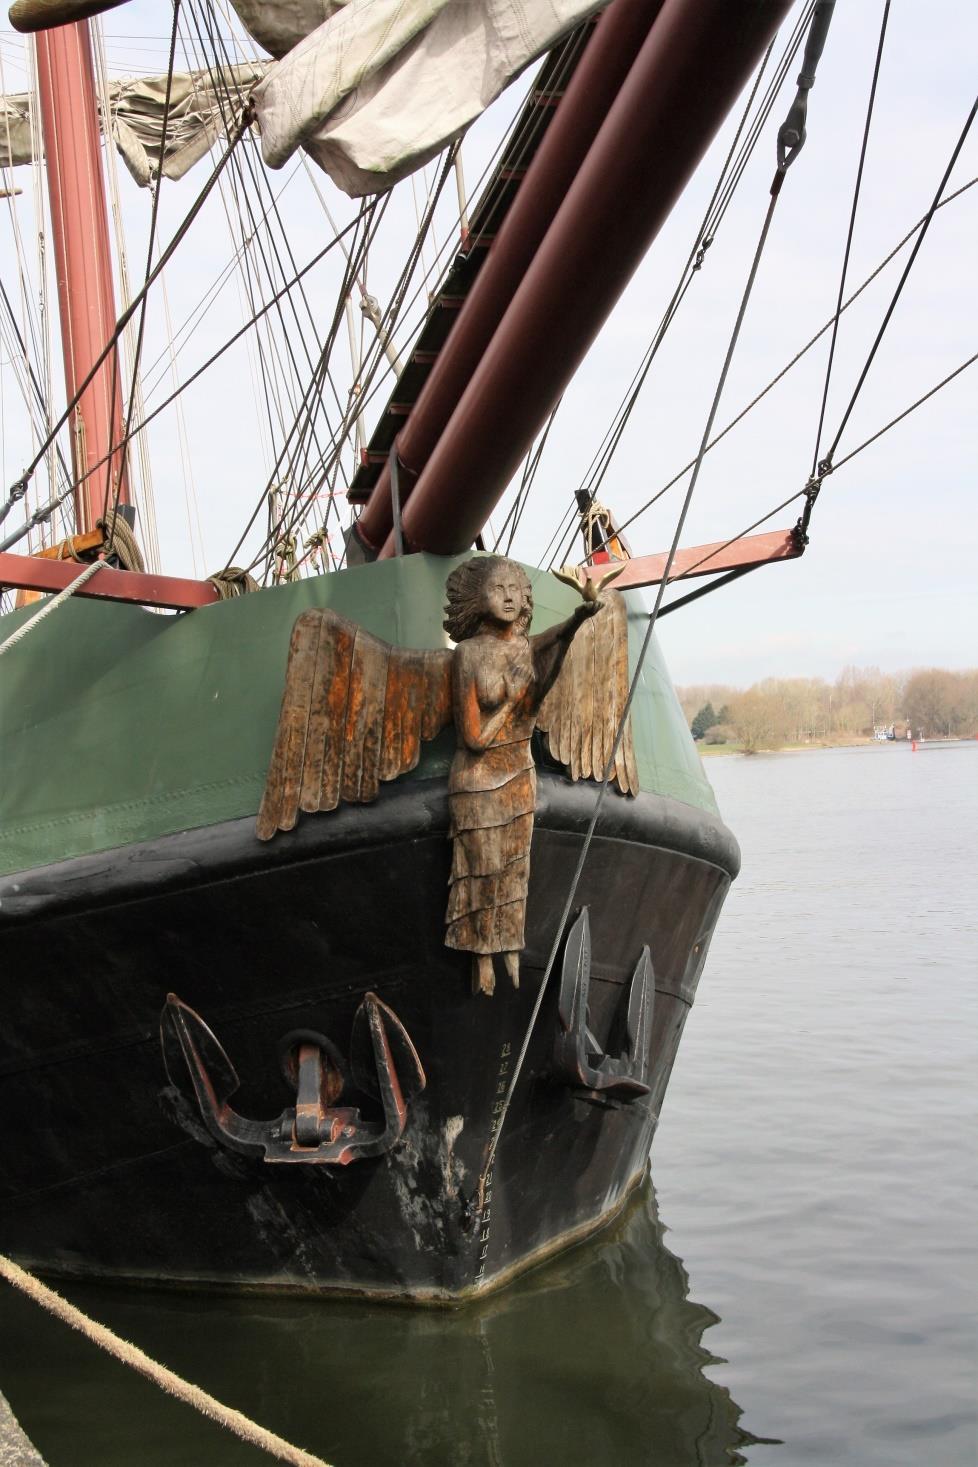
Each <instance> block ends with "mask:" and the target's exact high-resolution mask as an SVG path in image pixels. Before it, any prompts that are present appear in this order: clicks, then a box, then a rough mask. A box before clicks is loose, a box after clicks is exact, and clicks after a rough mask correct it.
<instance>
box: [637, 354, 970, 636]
mask: <svg viewBox="0 0 978 1467" xmlns="http://www.w3.org/2000/svg"><path fill="white" fill-rule="evenodd" d="M975 362H978V352H975V353H974V354H973V355H972V356H970V357H968V358H967V359H966V360H965V361H963V362H962V363H961V365H960V366H958V367H955V369H954V371H953V372H948V374H947V376H946V377H942V378H941V380H940V382H935V384H934V386H933V387H930V388H928V390H927V391H926V392H925V393H923V394H922V396H920V397H918V398H916V399H915V401H914V402H912V403H910V405H909V406H908V407H905V408H904V409H903V410H902V412H899V413H897V415H896V417H895V418H891V419H890V420H889V422H887V423H884V424H883V426H882V428H877V430H876V432H875V433H871V434H870V436H869V437H868V438H864V439H863V441H862V443H860V444H858V445H857V447H856V448H854V449H852V450H851V452H849V453H847V454H846V456H845V458H840V460H839V462H838V463H837V464H836V465H835V467H834V469H833V473H838V472H839V470H840V469H841V468H842V467H843V465H844V464H847V463H849V461H850V460H851V459H854V458H855V457H856V455H857V454H858V453H862V451H863V449H864V448H868V447H869V446H870V444H871V443H875V442H876V440H877V439H878V438H882V437H883V434H884V433H888V432H889V431H890V429H891V428H895V427H896V425H897V424H898V423H902V422H903V419H904V418H907V417H909V416H910V414H911V413H912V412H914V411H915V410H916V409H917V408H919V407H922V406H923V404H924V403H925V402H927V401H928V400H929V399H930V398H932V397H933V396H934V395H935V393H938V392H940V390H941V388H942V387H946V386H947V385H948V383H949V382H953V381H954V379H955V377H960V375H961V373H962V372H963V371H965V370H966V368H968V367H971V366H973V365H974V363H975ZM804 495H805V490H804V489H797V490H796V491H795V492H794V494H789V495H788V498H787V499H782V500H781V502H780V504H776V505H775V506H774V508H773V509H769V510H768V511H767V513H766V514H763V515H761V517H760V519H757V520H754V521H753V523H752V524H749V525H747V526H745V528H744V529H743V530H740V531H739V532H738V534H736V535H731V537H730V539H729V540H724V541H723V543H722V545H717V546H711V548H710V550H709V551H708V552H707V554H706V555H704V556H703V557H702V558H701V559H700V560H696V561H694V562H693V564H692V565H690V566H688V567H687V568H686V570H685V571H684V573H683V578H684V579H685V578H687V577H689V576H690V575H692V573H693V571H695V570H696V569H697V568H698V567H699V566H701V565H703V564H704V563H705V562H706V561H708V560H712V559H713V557H714V556H715V555H719V554H720V553H721V552H722V551H724V550H728V549H729V548H730V546H731V545H736V544H737V543H738V541H740V540H744V539H746V538H747V536H748V535H752V534H753V533H754V531H755V530H759V529H760V527H761V525H764V524H767V522H768V520H773V519H774V516H775V515H777V514H780V513H781V511H782V510H784V509H787V508H788V506H789V505H791V504H795V503H796V502H797V501H798V500H799V499H802V498H803V497H804ZM764 563H765V562H763V561H762V562H761V564H762V565H763V564H764ZM760 568H761V567H760V565H752V566H745V567H743V568H742V569H740V570H736V571H732V572H731V573H730V574H729V575H727V576H722V577H720V579H719V580H716V581H711V583H710V584H709V585H708V586H702V587H701V588H700V589H699V590H697V591H694V592H691V593H690V594H689V595H688V596H683V597H682V598H681V599H680V600H678V601H672V602H670V603H669V605H668V606H664V607H663V608H662V610H661V611H660V612H659V615H660V616H665V615H666V613H667V612H669V611H677V610H678V609H679V607H680V606H685V605H687V604H688V603H689V602H690V601H695V600H698V599H699V597H700V596H706V595H709V593H710V592H711V591H718V590H719V589H720V587H721V586H725V585H727V584H728V582H730V581H733V580H736V579H738V578H739V577H740V576H742V575H746V574H747V573H748V572H749V571H753V570H760Z"/></svg>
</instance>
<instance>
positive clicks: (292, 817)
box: [257, 610, 452, 840]
mask: <svg viewBox="0 0 978 1467" xmlns="http://www.w3.org/2000/svg"><path fill="white" fill-rule="evenodd" d="M451 668H452V654H451V652H450V651H448V650H447V649H446V650H444V651H431V652H420V651H413V650H411V649H409V648H406V647H391V646H389V645H388V643H387V642H382V641H381V640H380V638H379V637H374V636H372V635H371V633H370V632H367V631H364V629H363V627H358V626H357V625H356V623H355V622H352V621H348V620H347V618H346V617H345V616H339V615H337V613H336V612H335V611H328V610H327V611H304V612H303V613H302V615H301V616H299V617H298V618H297V619H296V623H295V626H294V627H293V628H292V641H291V643H290V646H289V661H288V666H287V668H286V672H285V692H284V694H283V696H282V711H281V713H280V714H279V720H278V730H277V732H276V735H275V746H274V748H273V750H272V759H271V763H270V764H269V767H268V776H267V778H266V781H265V793H264V795H263V797H262V802H261V807H260V809H259V811H258V824H257V835H258V837H259V839H260V840H269V839H270V838H271V837H272V836H273V835H274V834H275V832H276V831H277V830H292V829H293V827H294V826H295V823H296V820H297V819H298V815H299V811H300V810H305V811H310V812H312V811H315V810H335V809H336V806H337V805H338V804H339V803H340V801H341V800H346V801H351V802H354V803H360V804H362V803H366V802H367V801H369V800H374V799H376V797H377V792H378V790H379V788H380V782H381V780H387V779H396V778H397V776H398V775H399V774H406V773H407V771H408V770H409V769H414V768H415V767H416V765H417V763H418V759H419V757H420V753H421V741H422V739H433V738H434V737H435V735H436V734H437V733H439V732H440V731H441V729H443V728H444V727H445V725H446V724H447V723H449V722H450V721H451V717H452V673H451Z"/></svg>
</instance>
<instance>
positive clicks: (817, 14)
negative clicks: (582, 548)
mask: <svg viewBox="0 0 978 1467" xmlns="http://www.w3.org/2000/svg"><path fill="white" fill-rule="evenodd" d="M833 6H834V0H818V3H816V5H815V7H814V10H813V13H812V24H811V28H810V30H809V33H808V41H807V43H806V46H805V57H804V62H803V65H802V72H801V75H800V76H799V78H798V96H797V97H796V100H795V103H794V104H793V106H792V109H791V111H790V112H789V114H788V120H787V121H786V122H785V123H784V124H783V126H782V128H781V130H780V132H779V134H778V164H777V168H776V169H775V173H774V179H773V181H772V184H771V189H770V198H769V201H768V206H767V211H766V213H765V216H764V223H763V225H762V226H761V233H760V237H759V239H758V242H757V247H756V249H755V251H754V258H753V260H752V261H751V267H750V272H749V274H748V276H747V284H746V286H745V287H744V292H743V295H742V297H741V301H740V309H739V310H738V312H737V319H736V321H735V322H734V327H733V331H732V333H731V336H730V342H729V344H728V346H727V352H726V356H725V357H724V361H723V366H722V368H721V370H720V377H719V380H718V382H717V386H716V391H715V392H714V394H713V401H712V403H711V405H710V411H709V414H708V416H707V420H706V427H705V428H704V430H703V437H702V439H701V441H700V447H699V452H698V454H697V456H696V461H695V464H694V466H693V473H692V477H691V479H690V482H689V487H688V488H687V490H686V496H685V499H684V500H683V504H682V508H681V510H680V512H679V517H678V519H677V521H676V528H675V531H674V533H673V537H672V544H671V545H670V547H669V553H668V555H667V557H666V564H665V569H664V571H663V573H662V579H661V581H660V582H659V587H658V590H657V592H656V597H655V603H654V605H653V607H652V610H651V612H650V613H649V616H648V623H647V626H646V629H645V637H644V639H643V641H642V645H641V648H640V649H639V654H638V658H637V660H636V664H635V671H634V673H633V674H632V679H631V683H630V685H629V689H628V696H627V698H626V699H625V706H624V709H623V710H622V714H621V718H620V719H619V721H618V727H617V729H616V731H615V738H614V743H613V745H612V749H611V753H610V755H609V757H608V762H607V764H606V766H605V770H604V775H603V777H602V780H601V785H600V788H599V790H598V793H597V797H596V799H595V802H594V808H593V810H592V812H591V819H590V821H589V822H588V828H587V832H586V834H585V836H584V840H583V842H582V844H581V850H580V854H579V855H578V858H577V864H576V866H575V868H574V875H573V877H572V879H571V883H570V888H569V890H568V893H567V898H566V900H565V902H564V907H563V911H562V912H561V915H560V920H559V922H558V924H557V927H556V929H555V933H554V940H553V943H552V944H551V948H550V952H549V954H548V957H547V964H546V967H545V968H544V972H543V977H542V978H541V979H540V986H539V988H538V990H537V994H536V998H535V999H534V1003H533V1008H532V1010H531V1012H530V1017H529V1020H528V1021H527V1027H526V1033H525V1034H524V1036H523V1042H522V1044H521V1046H520V1051H519V1054H518V1055H517V1058H516V1063H515V1065H514V1066H513V1075H512V1078H511V1080H510V1083H509V1087H508V1089H507V1091H506V1095H505V1097H504V1100H503V1105H502V1108H501V1110H500V1113H499V1117H498V1120H497V1122H496V1125H495V1127H494V1129H493V1132H492V1136H491V1138H490V1142H489V1147H488V1150H487V1153H486V1162H485V1165H484V1167H483V1170H482V1174H481V1176H480V1178H479V1190H478V1196H477V1199H476V1205H477V1207H478V1208H479V1210H480V1211H481V1210H482V1208H483V1206H484V1200H485V1192H486V1186H487V1181H488V1178H489V1175H490V1174H491V1172H492V1166H493V1162H494V1160H495V1156H496V1149H497V1147H498V1145H499V1138H500V1136H501V1134H502V1130H503V1126H504V1124H505V1121H506V1116H507V1114H508V1111H509V1106H510V1103H511V1101H512V1098H513V1095H514V1093H515V1091H516V1086H517V1084H518V1083H519V1078H520V1074H521V1072H522V1068H523V1064H524V1062H525V1060H526V1055H527V1051H528V1049H529V1046H530V1039H531V1037H532V1034H533V1030H534V1028H535V1027H536V1023H537V1019H538V1016H539V1013H540V1009H541V1007H542V1004H543V997H544V994H545V992H546V990H547V985H548V984H549V981H550V975H551V973H552V972H553V968H554V964H555V962H556V960H557V953H558V951H559V949H560V945H561V942H562V941H563V939H564V934H565V931H566V928H567V922H568V920H569V918H570V915H571V912H572V910H573V906H574V898H575V897H576V895H577V888H578V886H579V885H580V880H581V876H582V874H583V871H584V865H585V862H586V861H587V856H588V851H589V850H590V847H591V841H592V840H593V838H594V832H595V829H596V827H597V823H598V816H599V815H600V813H601V807H602V805H603V803H604V798H605V795H606V794H607V792H608V785H609V782H610V780H611V775H612V771H613V770H614V767H615V760H616V758H617V757H618V750H619V749H620V747H621V741H622V738H623V736H624V732H625V727H626V724H627V721H628V716H629V713H630V712H631V707H632V703H633V702H634V699H635V694H636V692H637V691H638V685H639V681H640V679H641V676H642V668H643V666H644V664H645V658H646V656H647V655H648V651H649V647H650V646H651V644H652V635H653V632H654V631H655V623H656V620H657V618H658V615H659V608H660V606H661V605H662V598H663V595H664V594H665V589H666V586H667V585H668V582H669V576H670V573H671V571H672V567H673V563H674V561H675V558H676V552H677V551H678V549H679V540H680V537H681V535H682V532H683V526H684V525H685V523H686V517H687V515H688V513H689V507H690V504H691V503H692V499H693V494H694V492H695V489H696V484H697V481H698V479H699V475H700V469H701V468H702V466H703V459H704V457H705V455H706V449H707V444H708V443H709V439H710V433H711V432H712V431H713V423H714V420H715V418H716V415H717V412H718V410H719V407H720V399H721V397H722V395H723V389H724V386H725V384H726V381H727V375H728V373H729V371H730V364H731V362H732V361H733V356H734V352H735V350H736V347H737V342H738V340H739V337H740V332H741V328H742V326H743V324H744V317H745V316H746V314H747V306H748V303H749V301H750V297H751V293H752V291H753V289H754V282H755V280H756V279H757V272H758V269H759V267H760V263H761V257H762V255H763V253H764V246H765V244H766V243H767V237H768V234H769V232H770V229H771V221H772V219H773V218H774V211H775V209H776V207H777V203H778V199H779V198H780V196H781V189H782V185H783V184H784V180H785V177H786V176H787V171H788V169H789V168H790V166H791V164H792V163H793V162H794V161H795V159H796V158H797V157H798V154H799V153H800V151H801V149H802V147H803V146H804V142H805V131H804V125H803V115H804V109H803V105H802V123H801V125H800V126H799V125H797V116H798V110H799V104H800V103H802V104H803V103H804V100H805V98H806V97H807V92H808V91H809V90H810V88H811V87H812V85H813V83H814V80H815V66H816V64H817V61H818V58H819V56H820V54H821V50H822V47H823V46H824V43H825V35H826V31H827V28H828V24H829V21H830V20H831V16H832V9H833ZM793 124H795V126H794V130H793V131H792V130H791V128H792V125H793Z"/></svg>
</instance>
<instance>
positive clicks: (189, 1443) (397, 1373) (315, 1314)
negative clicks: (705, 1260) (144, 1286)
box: [0, 1189, 757, 1467]
mask: <svg viewBox="0 0 978 1467" xmlns="http://www.w3.org/2000/svg"><path fill="white" fill-rule="evenodd" d="M662 1232H663V1229H662V1226H661V1224H660V1223H659V1220H658V1215H657V1210H656V1204H655V1197H654V1194H653V1193H652V1191H651V1189H646V1190H644V1191H643V1192H642V1193H641V1195H640V1196H639V1197H638V1198H637V1199H636V1202H635V1203H634V1204H633V1205H632V1206H631V1207H630V1208H629V1209H628V1212H627V1215H626V1216H625V1217H624V1218H622V1219H621V1220H620V1221H619V1222H618V1223H617V1224H616V1225H615V1226H614V1227H613V1228H612V1229H611V1230H609V1231H608V1232H607V1233H605V1234H604V1235H603V1237H602V1238H601V1239H600V1240H596V1241H595V1242H593V1243H591V1244H589V1245H585V1246H583V1247H581V1248H579V1249H577V1250H575V1251H574V1252H572V1253H570V1254H567V1255H565V1256H564V1257H563V1258H560V1259H557V1260H555V1261H554V1262H553V1263H551V1264H549V1265H548V1266H545V1267H543V1268H540V1269H538V1270H536V1271H535V1272H533V1273H531V1274H529V1275H527V1276H526V1277H525V1278H524V1279H522V1280H519V1281H517V1282H516V1283H515V1284H514V1285H512V1286H511V1287H510V1288H509V1289H507V1290H504V1291H503V1292H502V1293H500V1294H498V1295H496V1296H495V1297H490V1298H489V1299H487V1300H486V1301H485V1302H484V1303H483V1304H481V1305H477V1306H471V1307H469V1308H465V1309H459V1310H451V1311H447V1310H437V1311H435V1310H417V1309H407V1308H403V1307H382V1306H376V1305H365V1304H356V1303H347V1302H335V1303H325V1304H324V1303H322V1302H314V1301H311V1300H302V1299H298V1298H294V1299H280V1298H279V1299H272V1298H264V1297H262V1298H257V1297H255V1296H250V1297H247V1298H245V1297H238V1298H228V1297H220V1296H212V1297H209V1298H200V1297H191V1296H188V1295H176V1294H152V1293H148V1292H146V1293H136V1292H130V1291H122V1290H115V1289H111V1288H109V1289H106V1288H99V1289H98V1290H95V1289H93V1288H87V1287H78V1286H74V1285H73V1286H71V1287H70V1288H66V1289H65V1290H64V1292H65V1293H67V1294H68V1295H69V1297H70V1298H71V1299H72V1300H73V1301H74V1302H75V1303H77V1304H78V1305H79V1306H80V1307H81V1308H83V1309H86V1310H87V1311H88V1312H90V1313H92V1314H93V1315H94V1316H95V1317H97V1318H99V1319H102V1320H103V1321H104V1322H105V1323H107V1324H109V1325H110V1326H111V1327H112V1328H114V1329H115V1330H117V1331H118V1332H119V1333H120V1334H122V1335H123V1336H125V1337H126V1338H127V1339H130V1340H132V1341H134V1342H135V1343H137V1344H138V1345H140V1346H141V1347H142V1348H143V1349H145V1350H146V1351H148V1352H149V1353H150V1354H151V1355H153V1356H155V1357H156V1358H157V1359H159V1360H162V1361H164V1362H165V1363H166V1364H167V1365H169V1366H170V1367H171V1368H173V1369H175V1370H177V1371H178V1372H179V1373H180V1374H182V1375H183V1376H184V1377H185V1378H187V1379H190V1380H193V1381H195V1382H197V1383H198V1384H199V1385H201V1386H203V1387H204V1388H205V1389H207V1390H209V1391H211V1392H212V1393H213V1394H214V1395H216V1396H217V1397H218V1398H219V1399H220V1400H223V1401H225V1402H226V1403H228V1404H229V1405H234V1406H236V1407H238V1408H239V1409H241V1410H244V1411H246V1412H247V1413H248V1414H249V1415H251V1416H252V1417H253V1418H254V1419H256V1420H257V1421H260V1422H261V1423H262V1424H263V1425H265V1426H268V1427H270V1428H271V1429H272V1430H274V1431H277V1432H278V1433H280V1434H281V1435H282V1436H284V1437H286V1438H287V1439H288V1440H290V1441H293V1442H295V1443H297V1444H301V1445H302V1446H304V1447H305V1448H306V1449H307V1450H310V1451H313V1452H317V1453H319V1454H320V1455H321V1456H323V1457H324V1458H325V1459H326V1461H328V1462H330V1463H332V1464H335V1467H378V1464H387V1463H391V1464H393V1463H398V1464H400V1463H411V1464H424V1467H442V1464H444V1467H524V1464H525V1467H530V1464H532V1467H549V1464H555V1467H556V1464H563V1463H566V1462H571V1461H582V1462H587V1463H588V1464H589V1467H639V1464H642V1467H650V1464H651V1467H655V1464H662V1467H694V1464H695V1467H713V1464H716V1467H730V1464H731V1463H743V1462H745V1461H746V1458H745V1456H744V1455H743V1453H742V1452H741V1451H740V1450H739V1449H740V1448H744V1447H746V1446H748V1445H750V1444H751V1443H752V1442H754V1441H756V1440H757V1438H755V1437H752V1436H750V1435H749V1434H748V1433H746V1432H744V1431H743V1430H742V1429H741V1428H740V1427H739V1425H738V1420H739V1417H740V1408H739V1407H738V1406H737V1405H736V1404H735V1403H734V1401H732V1400H731V1398H730V1395H729V1393H728V1391H727V1390H726V1389H725V1388H724V1387H722V1386H720V1385H717V1384H716V1383H715V1382H714V1381H712V1380H710V1379H709V1378H708V1377H707V1376H706V1375H705V1374H704V1367H706V1366H708V1365H710V1364H712V1363H715V1359H716V1357H714V1356H712V1355H711V1354H710V1353H709V1351H708V1350H707V1349H705V1348H704V1346H703V1342H702V1341H703V1335H704V1333H705V1331H706V1330H708V1329H709V1327H710V1326H711V1325H713V1324H716V1323H717V1315H716V1314H714V1313H713V1312H712V1310H710V1309H707V1308H706V1307H705V1306H704V1305H702V1304H696V1303H693V1302H692V1301H691V1300H690V1299H689V1298H688V1297H687V1292H688V1287H689V1284H688V1280H687V1277H686V1273H685V1270H684V1268H683V1266H682V1263H681V1262H680V1260H679V1259H678V1258H676V1257H675V1256H674V1255H673V1254H672V1253H670V1252H669V1250H668V1248H666V1247H665V1245H664V1243H663V1241H662ZM0 1310H2V1315H3V1320H4V1328H3V1330H2V1331H0V1371H2V1374H0V1386H2V1387H3V1389H4V1391H5V1392H6V1394H7V1395H8V1396H9V1398H10V1400H11V1404H12V1405H13V1407H14V1409H15V1411H16V1412H17V1414H18V1416H19V1417H20V1419H21V1421H22V1423H23V1425H24V1426H25V1428H26V1429H27V1430H28V1431H29V1432H30V1434H31V1436H32V1437H33V1438H34V1440H35V1442H36V1444H37V1445H38V1447H39V1448H40V1449H41V1451H42V1452H43V1453H44V1455H45V1456H46V1457H47V1459H48V1462H49V1464H50V1467H62V1464H69V1463H70V1464H71V1467H96V1464H97V1467H122V1464H123V1463H125V1464H126V1467H131V1464H132V1463H134V1462H138V1463H139V1467H176V1464H180V1467H188V1464H190V1467H196V1464H198V1463H200V1464H203V1463H207V1464H208V1467H234V1464H241V1467H245V1464H248V1463H255V1464H257V1463H259V1462H260V1461H268V1460H269V1459H268V1458H267V1457H264V1456H263V1454H261V1453H258V1452H257V1451H255V1450H253V1449H252V1448H249V1447H245V1446H243V1445H242V1444H241V1443H239V1442H237V1441H236V1440H235V1439H233V1438H231V1437H230V1436H228V1435H227V1434H226V1433H223V1432H221V1431H220V1430H219V1429H218V1428H216V1427H213V1426H211V1425H210V1424H209V1423H208V1422H206V1421H204V1420H202V1419H201V1418H199V1417H197V1416H196V1415H195V1414H194V1413H191V1412H190V1411H189V1410H188V1409H186V1408H184V1407H181V1406H178V1405H175V1404H174V1403H173V1402H172V1401H170V1400H169V1399H167V1398H166V1397H164V1396H163V1395H162V1394H161V1393H160V1392H158V1391H157V1390H156V1388H155V1387H152V1386H150V1385H148V1384H145V1383H144V1382H143V1381H141V1380H140V1379H138V1378H136V1377H134V1376H132V1375H131V1374H130V1373H127V1372H126V1371H125V1370H124V1369H123V1367H121V1366H116V1365H115V1364H114V1363H113V1362H111V1361H108V1360H106V1358H105V1357H104V1356H101V1355H99V1354H98V1353H97V1352H96V1351H95V1349H94V1348H93V1347H91V1346H89V1345H87V1344H85V1343H84V1342H83V1341H81V1340H80V1339H79V1338H78V1337H77V1336H75V1335H73V1334H72V1333H71V1332H70V1331H69V1330H67V1329H66V1328H65V1326H64V1325H62V1324H60V1323H56V1322H55V1321H53V1320H49V1319H48V1318H47V1317H46V1316H40V1315H39V1311H38V1310H37V1309H36V1306H34V1305H32V1304H29V1303H27V1302H26V1301H22V1300H21V1299H20V1298H14V1297H13V1296H12V1294H11V1292H10V1291H9V1290H6V1289H5V1290H4V1291H3V1293H2V1294H0Z"/></svg>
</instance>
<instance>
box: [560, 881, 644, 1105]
mask: <svg viewBox="0 0 978 1467" xmlns="http://www.w3.org/2000/svg"><path fill="white" fill-rule="evenodd" d="M590 981H591V923H590V918H589V916H588V909H587V907H583V908H582V909H581V912H580V914H579V916H578V917H577V919H576V920H575V922H574V923H573V925H572V926H571V929H570V931H569V932H568V934H567V941H566V943H565V945H564V961H563V967H562V969H561V978H560V993H559V995H558V999H557V1022H558V1032H557V1037H556V1041H555V1043H554V1057H553V1073H554V1076H555V1077H556V1078H557V1079H560V1080H562V1081H563V1082H564V1083H565V1084H567V1085H569V1086H571V1087H573V1088H574V1089H582V1090H593V1091H598V1092H603V1093H605V1094H608V1095H613V1096H615V1097H616V1098H618V1099H620V1100H634V1099H637V1098H638V1096H640V1095H648V1093H649V1085H648V1079H647V1077H648V1066H649V1044H650V1040H651V1037H652V1012H653V1003H654V1000H655V974H654V972H653V968H652V955H651V953H650V951H649V949H648V947H643V949H642V954H641V957H640V958H639V960H638V962H637V964H636V965H635V971H634V973H633V974H632V978H631V984H630V986H629V990H628V1008H627V1011H626V1015H625V1034H624V1039H623V1043H622V1049H621V1053H620V1054H619V1055H618V1056H617V1057H612V1056H611V1055H608V1054H605V1053H604V1052H603V1051H602V1049H601V1046H600V1045H599V1043H598V1041H597V1040H596V1039H595V1037H594V1035H593V1034H592V1033H591V1030H590V1028H589V1027H588V988H589V985H590Z"/></svg>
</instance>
